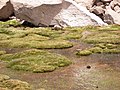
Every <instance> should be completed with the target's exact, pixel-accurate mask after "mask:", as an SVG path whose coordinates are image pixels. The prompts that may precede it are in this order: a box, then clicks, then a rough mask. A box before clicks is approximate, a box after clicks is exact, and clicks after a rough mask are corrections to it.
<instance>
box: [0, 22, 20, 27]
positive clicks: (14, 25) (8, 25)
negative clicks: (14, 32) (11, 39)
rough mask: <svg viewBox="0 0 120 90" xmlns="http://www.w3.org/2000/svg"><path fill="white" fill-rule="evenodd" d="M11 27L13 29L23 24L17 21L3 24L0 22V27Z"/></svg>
mask: <svg viewBox="0 0 120 90" xmlns="http://www.w3.org/2000/svg"><path fill="white" fill-rule="evenodd" d="M10 26H13V27H17V26H21V23H20V22H19V21H17V20H9V21H6V22H1V21H0V27H2V28H4V27H10Z"/></svg>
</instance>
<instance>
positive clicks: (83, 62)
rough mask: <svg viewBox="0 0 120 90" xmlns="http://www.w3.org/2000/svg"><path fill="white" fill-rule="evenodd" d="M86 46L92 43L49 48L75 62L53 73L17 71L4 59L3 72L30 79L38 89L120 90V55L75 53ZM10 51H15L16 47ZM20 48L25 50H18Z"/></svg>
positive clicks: (18, 77)
mask: <svg viewBox="0 0 120 90" xmlns="http://www.w3.org/2000/svg"><path fill="white" fill-rule="evenodd" d="M86 47H87V48H89V47H90V46H89V45H87V44H83V43H81V44H77V45H75V46H74V47H72V48H69V49H52V50H48V51H50V52H54V53H58V54H61V55H64V56H66V57H68V58H69V59H70V60H72V62H73V64H72V65H70V66H68V67H64V68H60V69H58V70H55V71H53V72H49V73H31V72H23V71H15V70H11V69H9V68H5V63H4V62H0V73H2V74H6V75H9V76H10V77H12V78H15V79H20V80H23V81H27V82H28V83H30V84H31V85H33V89H34V90H36V89H40V90H120V54H93V55H90V56H83V57H78V56H76V55H75V51H76V49H84V48H86ZM6 50H8V49H6ZM10 50H12V53H14V52H15V49H10ZM8 51H9V50H8ZM19 51H21V50H19V49H17V50H16V52H19ZM9 53H10V52H9ZM87 66H90V68H87Z"/></svg>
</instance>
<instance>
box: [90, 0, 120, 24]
mask: <svg viewBox="0 0 120 90" xmlns="http://www.w3.org/2000/svg"><path fill="white" fill-rule="evenodd" d="M89 10H90V11H91V12H92V13H94V14H96V15H98V16H99V17H100V18H101V19H102V20H103V21H104V22H106V23H108V24H119V25H120V0H96V2H95V3H94V5H93V7H92V8H90V9H89Z"/></svg>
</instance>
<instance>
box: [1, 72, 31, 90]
mask: <svg viewBox="0 0 120 90" xmlns="http://www.w3.org/2000/svg"><path fill="white" fill-rule="evenodd" d="M0 90H32V88H31V86H30V85H29V84H28V83H27V82H24V81H20V80H16V79H11V78H10V77H9V76H7V75H3V74H0Z"/></svg>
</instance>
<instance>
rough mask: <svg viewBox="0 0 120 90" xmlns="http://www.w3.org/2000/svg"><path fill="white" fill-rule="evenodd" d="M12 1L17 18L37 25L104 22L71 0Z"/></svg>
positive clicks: (75, 24) (76, 24) (72, 24)
mask: <svg viewBox="0 0 120 90" xmlns="http://www.w3.org/2000/svg"><path fill="white" fill-rule="evenodd" d="M71 1H72V0H71ZM11 3H12V4H13V6H14V10H15V11H14V13H15V16H16V17H17V18H19V19H21V20H25V21H28V22H30V23H32V24H34V25H36V26H49V25H60V26H86V25H98V23H99V21H100V24H104V22H102V21H101V20H100V18H99V17H97V16H95V15H93V14H91V13H90V12H89V11H88V10H87V9H86V8H85V7H79V5H78V4H77V3H76V2H74V1H73V2H70V0H68V1H67V0H64V1H63V0H35V1H34V0H11ZM92 16H93V17H97V18H96V20H95V18H93V17H92ZM98 20H99V21H98ZM101 22H102V23H101Z"/></svg>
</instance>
